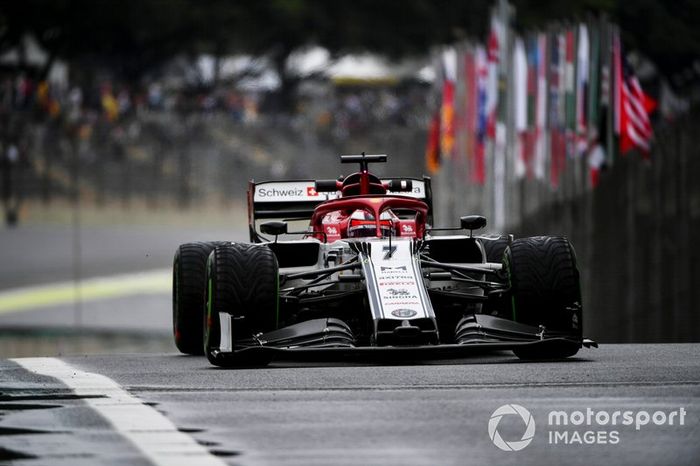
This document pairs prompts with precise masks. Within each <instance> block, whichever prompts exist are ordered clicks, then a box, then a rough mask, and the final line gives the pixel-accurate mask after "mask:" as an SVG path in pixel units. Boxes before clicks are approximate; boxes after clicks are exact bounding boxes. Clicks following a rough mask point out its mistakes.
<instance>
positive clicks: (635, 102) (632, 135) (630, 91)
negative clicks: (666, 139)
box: [613, 35, 656, 157]
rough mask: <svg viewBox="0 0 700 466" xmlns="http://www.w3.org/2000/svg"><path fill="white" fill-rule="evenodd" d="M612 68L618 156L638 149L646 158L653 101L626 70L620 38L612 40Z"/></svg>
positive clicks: (651, 133) (654, 103)
mask: <svg viewBox="0 0 700 466" xmlns="http://www.w3.org/2000/svg"><path fill="white" fill-rule="evenodd" d="M613 54H614V68H615V130H616V132H617V133H618V134H619V135H620V153H621V154H625V153H627V152H629V151H630V150H632V149H638V150H639V151H640V152H642V154H643V155H644V156H645V157H648V156H649V151H650V145H651V139H652V137H653V135H654V133H653V130H652V127H651V121H650V120H649V114H650V113H651V112H652V111H654V108H656V101H655V100H654V99H652V98H651V97H649V96H648V95H647V94H645V93H644V91H643V90H642V87H641V86H640V85H639V80H638V79H637V77H636V76H635V75H634V73H633V71H632V68H631V67H630V66H629V63H628V62H627V60H626V58H625V56H624V54H623V51H622V44H621V43H620V37H619V35H616V36H615V37H614V38H613Z"/></svg>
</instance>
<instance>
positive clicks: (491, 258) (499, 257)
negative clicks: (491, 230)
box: [480, 236, 508, 264]
mask: <svg viewBox="0 0 700 466" xmlns="http://www.w3.org/2000/svg"><path fill="white" fill-rule="evenodd" d="M480 240H481V244H482V245H483V246H484V252H485V253H486V262H495V263H497V264H500V263H501V262H502V261H503V253H504V252H505V251H506V248H507V247H508V237H507V236H496V237H493V238H485V237H482V238H480Z"/></svg>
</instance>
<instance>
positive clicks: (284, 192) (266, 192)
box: [257, 186, 304, 198]
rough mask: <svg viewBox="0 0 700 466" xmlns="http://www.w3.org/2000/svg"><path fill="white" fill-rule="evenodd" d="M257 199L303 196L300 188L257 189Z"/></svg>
mask: <svg viewBox="0 0 700 466" xmlns="http://www.w3.org/2000/svg"><path fill="white" fill-rule="evenodd" d="M257 194H258V196H259V197H265V198H267V197H299V196H304V190H303V189H301V188H286V189H284V188H263V187H261V186H259V187H258V192H257Z"/></svg>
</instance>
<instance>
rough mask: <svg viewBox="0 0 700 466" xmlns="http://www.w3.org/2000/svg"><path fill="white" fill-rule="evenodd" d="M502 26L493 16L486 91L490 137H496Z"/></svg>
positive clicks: (489, 39)
mask: <svg viewBox="0 0 700 466" xmlns="http://www.w3.org/2000/svg"><path fill="white" fill-rule="evenodd" d="M501 37H502V34H501V24H500V22H499V21H498V17H497V16H496V14H495V13H493V14H492V15H491V30H490V32H489V38H488V43H487V57H488V81H487V88H486V89H487V91H486V117H487V121H488V136H489V138H491V139H495V137H496V119H497V116H498V115H497V111H498V64H499V62H500V54H501V44H500V40H501Z"/></svg>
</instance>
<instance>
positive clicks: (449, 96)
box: [440, 48, 457, 157]
mask: <svg viewBox="0 0 700 466" xmlns="http://www.w3.org/2000/svg"><path fill="white" fill-rule="evenodd" d="M442 66H443V70H444V73H443V76H444V79H443V83H442V105H441V106H440V119H441V121H440V152H441V154H442V155H443V156H444V157H452V154H453V151H454V147H455V85H456V81H457V52H456V50H455V49H454V48H447V49H445V50H444V51H443V54H442Z"/></svg>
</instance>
